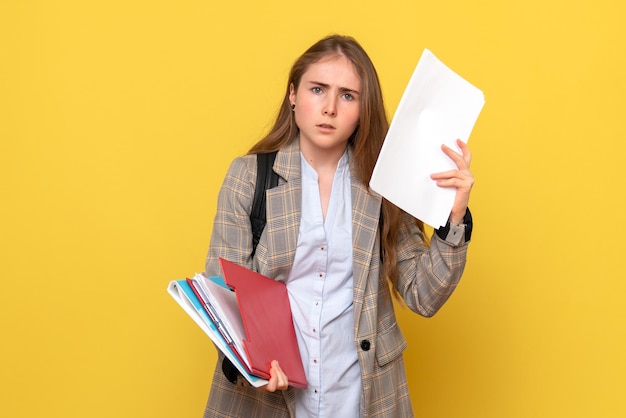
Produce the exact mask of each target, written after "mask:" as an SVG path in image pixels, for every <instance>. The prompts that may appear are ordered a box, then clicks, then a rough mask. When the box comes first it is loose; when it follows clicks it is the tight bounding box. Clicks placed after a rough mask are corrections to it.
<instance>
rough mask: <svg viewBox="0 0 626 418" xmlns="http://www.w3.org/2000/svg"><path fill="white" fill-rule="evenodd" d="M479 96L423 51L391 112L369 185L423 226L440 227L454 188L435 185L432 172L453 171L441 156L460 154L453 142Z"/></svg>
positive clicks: (469, 121)
mask: <svg viewBox="0 0 626 418" xmlns="http://www.w3.org/2000/svg"><path fill="white" fill-rule="evenodd" d="M484 104H485V98H484V95H483V93H482V91H480V90H479V89H478V88H476V87H474V86H473V85H471V84H470V83H469V82H467V81H466V80H464V79H463V78H462V77H460V76H459V75H458V74H456V73H455V72H454V71H452V70H451V69H450V68H448V67H447V66H446V65H445V64H444V63H442V62H441V61H440V60H438V59H437V57H435V56H434V55H433V54H432V52H430V51H429V50H428V49H425V50H424V52H423V53H422V57H421V58H420V60H419V62H418V64H417V67H416V68H415V71H414V72H413V75H412V77H411V79H410V80H409V84H408V85H407V87H406V89H405V91H404V94H403V95H402V99H401V100H400V103H399V104H398V108H397V110H396V113H395V115H394V117H393V119H392V121H391V125H390V127H389V132H387V137H386V138H385V142H384V144H383V147H382V149H381V152H380V155H379V156H378V161H377V162H376V166H375V167H374V172H373V174H372V179H371V180H370V187H371V188H372V189H373V190H374V191H375V192H377V193H379V194H381V195H382V196H383V197H385V198H386V199H387V200H389V201H390V202H392V203H393V204H395V205H396V206H398V207H400V208H401V209H403V210H404V211H406V212H408V213H409V214H411V215H413V216H414V217H416V218H417V219H419V220H421V221H423V222H424V223H426V224H428V225H430V226H432V227H434V228H439V227H440V226H443V225H445V224H446V222H447V220H448V216H449V215H450V211H451V210H452V205H453V204H454V196H455V194H456V189H454V188H452V189H450V188H441V187H438V186H437V185H436V184H435V182H434V180H432V179H431V178H430V175H431V174H432V173H437V172H441V171H446V170H451V169H456V168H457V167H456V164H455V163H454V162H453V161H452V160H451V159H450V158H449V157H448V156H447V155H445V154H444V153H443V151H442V150H441V145H442V144H446V145H447V146H449V147H450V148H452V149H454V150H457V151H458V152H459V153H460V150H459V147H458V146H457V145H456V143H455V142H456V140H457V138H458V139H460V140H461V141H463V142H466V143H467V141H468V139H469V136H470V133H471V132H472V129H473V127H474V124H475V123H476V119H478V115H479V114H480V112H481V110H482V108H483V106H484Z"/></svg>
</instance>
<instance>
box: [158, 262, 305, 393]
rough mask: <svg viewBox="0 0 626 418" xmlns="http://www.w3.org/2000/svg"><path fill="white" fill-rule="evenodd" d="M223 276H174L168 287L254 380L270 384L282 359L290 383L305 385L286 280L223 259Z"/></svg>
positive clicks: (173, 295) (211, 336)
mask: <svg viewBox="0 0 626 418" xmlns="http://www.w3.org/2000/svg"><path fill="white" fill-rule="evenodd" d="M220 265H221V267H222V273H223V275H224V278H223V279H222V278H221V277H210V278H209V277H205V276H204V275H202V274H196V275H195V276H194V277H193V278H192V279H185V280H174V281H172V282H170V284H169V286H168V292H169V293H170V295H171V296H172V297H173V298H174V299H175V300H176V302H178V304H179V305H180V306H181V307H182V308H183V309H184V310H185V312H187V314H188V315H189V316H190V317H191V318H192V319H193V320H194V321H195V322H196V324H198V325H199V326H200V328H202V330H203V331H204V332H205V333H206V334H207V335H208V336H209V338H211V340H212V341H213V343H214V344H215V345H216V347H217V348H218V349H219V350H220V351H221V352H222V353H224V355H225V356H226V357H227V358H228V359H229V360H230V361H231V363H233V365H234V366H235V367H236V368H237V370H239V372H240V373H241V374H242V376H244V377H245V378H246V379H247V380H248V382H250V384H252V385H253V386H256V387H260V386H263V385H265V384H267V379H269V377H270V375H269V369H270V364H271V362H272V360H278V362H279V364H280V367H281V369H282V370H283V371H284V372H285V374H286V375H287V378H288V379H289V384H290V385H291V386H294V387H299V388H306V386H307V384H306V376H305V374H304V368H303V366H302V359H301V357H300V350H299V347H298V342H297V339H296V334H295V329H294V326H293V320H292V317H291V308H290V305H289V296H288V294H287V288H286V287H285V284H284V283H282V282H279V281H276V280H272V279H270V278H268V277H265V276H263V275H261V274H259V273H256V272H254V271H251V270H248V269H246V268H244V267H241V266H238V265H236V264H234V263H231V262H229V261H227V260H224V259H220Z"/></svg>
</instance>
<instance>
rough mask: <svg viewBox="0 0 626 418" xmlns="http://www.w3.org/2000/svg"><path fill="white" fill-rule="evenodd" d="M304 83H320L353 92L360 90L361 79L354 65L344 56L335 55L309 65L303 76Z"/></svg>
mask: <svg viewBox="0 0 626 418" xmlns="http://www.w3.org/2000/svg"><path fill="white" fill-rule="evenodd" d="M301 81H304V82H318V83H323V84H328V85H330V86H338V87H342V88H348V89H351V90H356V91H358V90H360V87H361V78H360V77H359V74H358V73H357V71H356V68H355V67H354V64H352V62H351V61H350V60H349V59H348V58H346V57H345V56H343V55H333V56H330V57H326V58H322V59H321V60H319V61H317V62H314V63H313V64H311V65H309V68H307V70H306V71H305V72H304V74H302V80H301Z"/></svg>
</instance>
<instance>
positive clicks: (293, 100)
mask: <svg viewBox="0 0 626 418" xmlns="http://www.w3.org/2000/svg"><path fill="white" fill-rule="evenodd" d="M289 103H290V104H292V105H293V104H295V103H296V88H295V87H294V85H293V83H291V84H289Z"/></svg>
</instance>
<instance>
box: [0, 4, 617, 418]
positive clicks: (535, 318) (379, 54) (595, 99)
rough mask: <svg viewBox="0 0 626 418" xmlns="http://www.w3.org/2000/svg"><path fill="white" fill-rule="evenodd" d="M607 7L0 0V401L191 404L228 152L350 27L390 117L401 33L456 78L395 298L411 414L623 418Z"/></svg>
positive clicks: (93, 408)
mask: <svg viewBox="0 0 626 418" xmlns="http://www.w3.org/2000/svg"><path fill="white" fill-rule="evenodd" d="M625 14H626V6H624V2H623V1H621V0H613V1H611V0H594V1H571V0H570V1H550V0H527V1H523V2H522V1H519V2H512V1H496V0H489V1H473V2H468V1H464V0H453V1H415V0H411V1H382V2H381V1H376V2H375V1H369V0H360V1H347V0H346V1H337V0H332V1H326V0H321V1H317V2H298V1H293V0H290V1H273V2H272V1H270V2H261V1H259V2H257V1H249V2H248V3H245V2H226V1H220V2H217V1H213V0H204V1H200V0H198V1H192V0H176V1H174V0H169V1H166V0H150V1H148V0H141V1H129V0H126V1H121V0H109V1H102V0H98V1H96V0H94V1H79V0H57V1H47V2H46V1H29V0H14V1H11V0H2V1H0V60H1V62H0V178H1V183H0V187H1V189H0V192H1V199H2V203H1V205H0V207H1V209H0V210H1V212H0V219H1V222H2V223H1V225H0V236H1V245H2V246H1V248H0V251H1V254H2V255H1V257H2V262H1V267H0V269H1V270H0V271H1V278H2V283H1V286H2V291H1V292H0V295H1V296H0V298H1V299H0V321H1V323H0V325H1V338H2V342H1V344H0V375H1V378H0V385H1V386H2V387H1V388H0V416H2V417H11V418H13V417H81V418H82V417H93V418H97V417H198V416H200V415H201V413H202V410H203V406H204V402H205V398H206V395H207V393H208V389H209V385H210V380H209V377H210V375H211V373H212V370H213V365H214V359H215V349H214V348H213V346H212V345H211V344H210V342H209V340H208V338H207V337H206V336H204V335H203V334H202V332H201V331H200V330H199V329H198V328H197V327H196V325H195V324H194V323H193V322H192V321H191V320H190V319H189V318H187V317H186V315H185V314H184V312H183V311H182V310H181V309H180V308H179V307H178V306H177V305H176V304H175V302H174V301H173V300H172V299H171V298H170V297H169V295H167V293H166V286H167V283H168V281H169V280H171V279H176V278H182V277H183V276H185V275H189V274H192V273H194V272H195V271H199V270H202V269H203V263H204V256H205V253H206V250H207V246H208V242H209V236H210V230H211V222H212V218H213V214H214V211H215V205H216V193H217V190H218V187H219V184H220V183H221V180H222V176H223V175H224V172H225V170H226V168H227V165H228V163H229V162H230V160H231V159H232V158H233V157H235V156H236V155H239V154H242V153H244V152H245V151H246V150H247V149H248V147H249V146H250V145H251V144H252V143H254V142H255V141H256V140H257V139H258V138H259V137H260V136H261V135H262V133H263V132H265V131H266V129H267V128H268V124H269V123H270V122H271V120H272V118H273V116H274V114H275V111H276V109H277V106H278V103H279V101H280V99H281V95H282V92H283V89H284V83H285V78H286V75H287V72H288V69H289V67H290V65H291V64H292V61H293V60H294V59H295V57H296V56H297V55H299V54H300V53H301V52H303V51H304V49H305V48H306V47H308V46H309V45H310V44H312V43H313V42H314V41H316V40H317V39H318V38H320V37H322V36H324V35H327V34H329V33H332V32H339V33H345V34H351V35H353V36H355V37H356V38H357V39H358V40H359V41H360V42H361V43H362V44H363V46H364V47H365V48H366V50H367V51H368V52H369V54H370V55H371V57H372V59H373V61H374V62H375V64H376V66H377V68H378V70H379V74H380V78H381V81H382V84H383V90H384V94H385V99H386V103H387V106H388V112H389V116H390V117H391V116H392V115H393V112H394V110H395V108H396V106H397V104H398V102H399V100H400V96H401V94H402V91H403V89H404V87H405V85H406V82H407V81H408V79H409V77H410V75H411V73H412V71H413V69H414V67H415V64H416V63H417V59H418V58H419V55H420V54H421V52H422V50H423V48H429V49H431V50H432V51H433V52H434V53H435V55H437V56H438V57H439V58H440V59H441V60H443V61H444V62H445V63H446V64H448V65H449V66H450V67H451V68H452V69H453V70H455V71H456V72H458V73H459V74H461V75H462V76H463V77H465V78H466V79H467V80H469V81H470V82H472V83H473V84H475V85H476V86H478V87H479V88H481V89H482V90H483V91H484V93H485V97H486V106H485V108H484V110H483V112H482V114H481V116H480V118H479V120H478V123H477V125H476V128H475V130H474V132H473V133H472V136H471V138H470V146H471V149H472V151H473V152H474V160H473V165H472V167H473V171H474V173H475V176H476V179H477V181H476V185H475V189H474V192H473V195H472V201H471V207H472V209H473V213H474V214H475V223H476V229H475V234H474V238H473V243H472V246H471V249H470V262H469V265H468V268H467V270H466V274H465V276H464V278H463V281H462V283H461V285H460V287H459V288H458V289H457V292H456V293H455V294H454V295H453V297H452V299H451V300H450V301H449V303H448V304H447V305H446V306H445V307H444V309H443V310H442V311H441V312H440V313H439V314H438V315H437V316H436V317H435V318H432V319H424V318H421V317H418V316H416V315H412V314H409V313H408V312H406V311H402V312H400V314H399V317H400V318H399V319H400V321H401V323H402V324H401V325H402V327H403V330H404V332H405V334H406V336H407V338H408V341H409V348H408V349H407V351H406V353H405V357H406V360H407V367H408V373H409V379H410V387H411V391H412V395H413V401H414V406H415V411H416V415H417V416H421V417H430V418H437V417H441V418H454V417H459V418H461V417H463V418H468V417H480V418H486V417H490V418H491V417H492V418H501V417H520V418H522V417H523V418H527V417H542V418H543V417H546V418H548V417H623V416H626V396H624V395H625V393H626V385H625V383H624V379H625V378H624V376H625V375H626V360H625V353H626V333H625V319H626V303H625V302H624V300H623V299H624V295H625V293H626V284H625V282H626V277H625V276H626V275H625V274H624V262H623V260H624V257H625V255H624V248H625V244H624V237H625V235H626V227H625V226H624V225H625V224H626V222H624V219H623V218H624V214H625V212H624V207H625V204H626V200H625V195H626V193H625V190H624V189H625V188H624V185H623V182H624V180H623V177H624V166H625V164H624V155H625V154H626V145H624V144H625V142H626V138H625V122H624V121H625V116H624V113H625V112H624V111H625V106H624V97H625V96H626V82H625V74H626V62H625V61H626V58H625V57H626V48H625V46H626V45H625V43H626V42H625V41H626V30H625V29H624V25H623V20H624V16H625Z"/></svg>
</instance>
